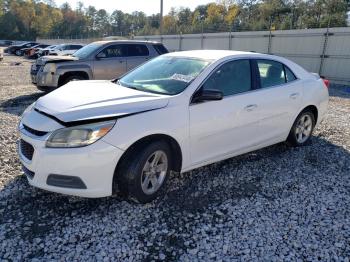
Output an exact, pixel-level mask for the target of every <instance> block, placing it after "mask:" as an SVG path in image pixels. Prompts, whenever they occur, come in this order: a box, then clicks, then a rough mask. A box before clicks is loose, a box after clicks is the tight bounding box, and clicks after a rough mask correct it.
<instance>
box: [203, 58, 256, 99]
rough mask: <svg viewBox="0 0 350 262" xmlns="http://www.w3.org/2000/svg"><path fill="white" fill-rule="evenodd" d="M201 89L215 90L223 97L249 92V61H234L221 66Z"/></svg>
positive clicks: (250, 87) (250, 84)
mask: <svg viewBox="0 0 350 262" xmlns="http://www.w3.org/2000/svg"><path fill="white" fill-rule="evenodd" d="M203 89H217V90H220V91H221V92H222V93H223V95H224V96H229V95H234V94H239V93H244V92H247V91H250V90H251V89H252V82H251V70H250V62H249V60H247V59H244V60H235V61H230V62H227V63H226V64H224V65H222V66H221V67H220V68H219V69H217V70H215V71H214V73H213V74H212V75H211V76H210V77H209V78H208V80H207V81H206V82H205V83H204V85H203Z"/></svg>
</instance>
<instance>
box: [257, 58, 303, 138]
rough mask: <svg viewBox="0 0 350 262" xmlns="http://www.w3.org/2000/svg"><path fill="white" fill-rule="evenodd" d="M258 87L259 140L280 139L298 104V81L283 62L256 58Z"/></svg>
mask: <svg viewBox="0 0 350 262" xmlns="http://www.w3.org/2000/svg"><path fill="white" fill-rule="evenodd" d="M256 66H257V68H258V70H257V71H258V72H259V78H260V89H259V90H258V91H257V94H258V100H257V104H258V106H259V112H260V113H261V120H260V122H259V126H258V129H259V130H260V133H261V134H260V136H259V139H260V140H261V141H260V142H261V143H264V142H265V141H275V142H280V141H281V140H284V139H285V138H286V137H287V135H288V133H289V131H290V128H291V126H292V124H293V122H294V117H295V115H296V114H297V113H298V110H299V109H300V107H301V104H302V84H301V81H300V80H298V79H297V78H296V77H295V75H294V74H293V72H292V71H291V70H290V69H289V68H288V67H287V66H286V65H284V64H282V63H280V62H278V61H274V60H267V59H258V60H256Z"/></svg>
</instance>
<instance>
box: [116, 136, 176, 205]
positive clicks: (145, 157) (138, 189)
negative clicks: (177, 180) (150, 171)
mask: <svg viewBox="0 0 350 262" xmlns="http://www.w3.org/2000/svg"><path fill="white" fill-rule="evenodd" d="M156 152H164V153H165V155H166V157H167V170H166V172H165V178H164V179H163V181H162V183H161V185H160V187H159V188H158V189H157V190H156V191H155V192H154V193H152V194H150V193H149V192H148V194H147V193H145V192H144V190H143V188H142V185H141V184H142V180H143V179H144V177H145V173H143V169H144V168H145V165H146V163H147V161H149V160H150V158H151V157H152V155H153V154H155V153H156ZM128 153H129V154H128ZM126 154H128V155H126V156H125V157H124V158H123V159H122V162H121V163H120V166H119V168H118V170H117V171H116V174H115V179H116V180H115V181H116V183H117V187H118V190H119V192H120V193H121V194H122V195H123V196H124V197H127V198H128V199H129V200H132V201H134V202H136V203H148V202H151V201H152V200H154V199H155V198H157V197H158V196H160V195H162V194H164V191H165V190H164V189H165V188H166V187H165V185H166V183H167V179H168V177H169V174H170V170H172V169H173V164H172V161H171V159H172V158H171V150H170V147H169V145H168V144H167V143H166V142H164V141H156V142H151V143H149V144H146V145H144V144H143V145H140V146H139V147H137V148H134V149H133V150H131V151H130V152H127V153H126ZM159 175H160V174H159ZM144 181H145V180H144Z"/></svg>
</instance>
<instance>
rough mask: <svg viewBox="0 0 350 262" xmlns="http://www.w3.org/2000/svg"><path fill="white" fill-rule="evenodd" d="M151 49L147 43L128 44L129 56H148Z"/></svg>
mask: <svg viewBox="0 0 350 262" xmlns="http://www.w3.org/2000/svg"><path fill="white" fill-rule="evenodd" d="M148 55H149V51H148V48H147V46H145V45H137V44H135V45H128V56H148Z"/></svg>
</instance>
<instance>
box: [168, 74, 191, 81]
mask: <svg viewBox="0 0 350 262" xmlns="http://www.w3.org/2000/svg"><path fill="white" fill-rule="evenodd" d="M170 79H174V80H178V81H182V82H186V83H189V82H191V81H192V80H193V76H191V75H182V74H173V75H172V76H171V77H170Z"/></svg>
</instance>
